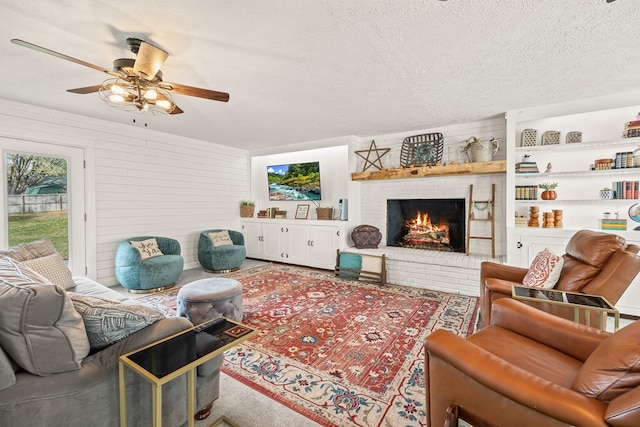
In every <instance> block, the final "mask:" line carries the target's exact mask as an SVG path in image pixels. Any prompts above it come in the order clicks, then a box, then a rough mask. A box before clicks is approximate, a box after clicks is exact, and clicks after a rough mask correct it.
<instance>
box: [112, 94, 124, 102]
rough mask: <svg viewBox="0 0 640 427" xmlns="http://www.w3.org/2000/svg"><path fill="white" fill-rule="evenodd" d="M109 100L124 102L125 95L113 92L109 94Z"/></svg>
mask: <svg viewBox="0 0 640 427" xmlns="http://www.w3.org/2000/svg"><path fill="white" fill-rule="evenodd" d="M109 102H113V103H122V102H124V96H122V95H118V94H116V93H112V94H111V95H109Z"/></svg>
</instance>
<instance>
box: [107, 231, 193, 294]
mask: <svg viewBox="0 0 640 427" xmlns="http://www.w3.org/2000/svg"><path fill="white" fill-rule="evenodd" d="M153 238H155V239H156V241H157V242H158V248H159V249H160V251H161V252H162V254H163V255H161V256H154V257H151V258H147V259H144V260H143V259H142V256H141V255H140V252H139V251H138V249H136V248H135V247H134V246H132V245H131V243H130V242H131V241H134V242H140V241H143V240H147V239H153ZM115 264H116V270H115V273H116V279H117V280H118V282H119V283H120V284H121V285H122V286H123V287H125V288H127V289H128V290H129V291H130V292H132V293H144V292H152V291H160V290H163V289H167V288H170V287H172V286H173V285H175V283H176V280H178V278H179V277H180V275H181V274H182V269H183V268H184V260H183V258H182V256H181V255H180V242H178V241H177V240H175V239H171V238H169V237H157V236H138V237H132V238H129V239H126V240H123V241H121V242H120V244H119V245H118V249H117V251H116V259H115Z"/></svg>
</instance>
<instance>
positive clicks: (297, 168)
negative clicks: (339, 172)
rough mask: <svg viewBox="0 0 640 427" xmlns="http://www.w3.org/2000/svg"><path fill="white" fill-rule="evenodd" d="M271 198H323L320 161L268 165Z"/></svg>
mask: <svg viewBox="0 0 640 427" xmlns="http://www.w3.org/2000/svg"><path fill="white" fill-rule="evenodd" d="M267 177H268V181H269V200H321V193H320V162H308V163H288V164H283V165H272V166H267Z"/></svg>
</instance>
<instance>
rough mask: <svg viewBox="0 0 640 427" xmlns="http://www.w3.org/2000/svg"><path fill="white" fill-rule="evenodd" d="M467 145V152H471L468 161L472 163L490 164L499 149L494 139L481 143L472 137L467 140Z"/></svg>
mask: <svg viewBox="0 0 640 427" xmlns="http://www.w3.org/2000/svg"><path fill="white" fill-rule="evenodd" d="M467 143H468V150H470V151H471V156H470V157H471V158H470V159H469V160H471V161H472V162H490V161H491V159H493V156H495V155H496V153H497V152H498V150H499V149H500V145H499V144H498V140H497V139H495V138H491V140H489V141H483V140H481V139H478V138H476V137H472V138H469V139H468V140H467Z"/></svg>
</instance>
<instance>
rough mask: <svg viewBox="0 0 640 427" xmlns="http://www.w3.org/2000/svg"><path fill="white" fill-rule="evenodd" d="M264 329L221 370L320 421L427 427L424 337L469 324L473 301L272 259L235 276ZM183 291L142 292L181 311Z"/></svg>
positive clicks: (467, 328)
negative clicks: (180, 293) (179, 297)
mask: <svg viewBox="0 0 640 427" xmlns="http://www.w3.org/2000/svg"><path fill="white" fill-rule="evenodd" d="M226 277H229V278H233V279H236V280H238V281H240V282H241V283H242V284H243V307H244V320H243V323H245V324H247V325H251V326H253V327H255V328H257V329H258V330H260V331H261V333H260V334H259V335H258V336H256V337H254V338H252V339H251V340H249V341H245V342H244V343H242V344H241V345H238V346H236V347H233V348H232V349H230V350H228V351H227V352H226V353H225V363H224V366H223V368H222V371H223V372H224V373H226V374H227V375H230V376H231V377H233V378H235V379H237V380H239V381H241V382H243V383H245V384H247V385H248V386H250V387H252V388H254V389H256V390H258V391H259V392H261V393H263V394H265V395H267V396H269V397H271V398H272V399H274V400H276V401H278V402H280V403H282V404H284V405H286V406H288V407H290V408H291V409H293V410H295V411H298V412H300V413H302V414H303V415H305V416H307V417H309V418H310V419H312V420H314V421H316V422H317V423H319V424H322V425H324V426H344V425H353V426H368V427H374V426H375V427H382V426H384V427H394V426H398V427H400V426H402V427H410V426H424V425H426V411H425V392H424V387H425V384H424V339H425V338H426V336H427V335H429V334H430V333H431V332H432V331H434V330H436V329H447V330H449V331H452V332H454V333H456V334H458V335H460V336H466V335H467V334H469V333H471V332H472V330H473V325H474V322H475V318H476V310H477V299H476V298H474V297H468V296H463V295H453V294H447V293H443V292H437V291H429V290H424V289H417V288H411V287H403V286H393V285H384V286H380V285H375V284H370V283H366V282H359V281H354V280H347V279H341V278H339V277H336V276H335V275H334V274H333V273H331V272H328V271H320V270H313V269H307V268H302V267H294V266H287V265H282V264H268V265H264V266H260V267H255V268H252V269H248V270H244V271H240V272H236V273H231V274H228V275H227V276H226ZM177 293H178V288H175V289H170V290H168V291H165V292H159V293H155V294H151V295H146V296H144V297H141V298H138V300H139V301H142V302H144V303H145V304H148V305H151V306H153V307H155V308H156V309H158V310H160V311H162V312H164V313H165V314H166V315H169V316H172V315H175V310H176V295H177Z"/></svg>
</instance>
